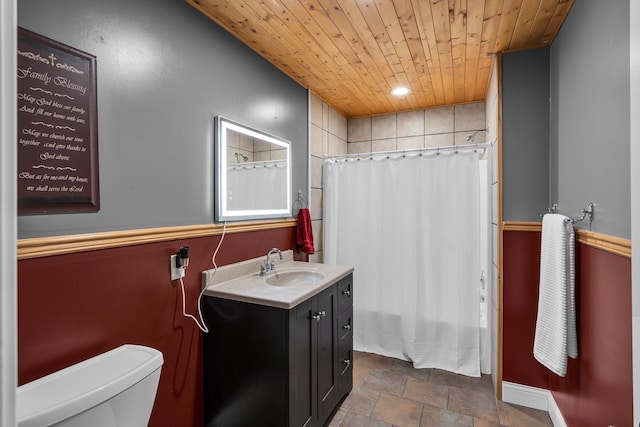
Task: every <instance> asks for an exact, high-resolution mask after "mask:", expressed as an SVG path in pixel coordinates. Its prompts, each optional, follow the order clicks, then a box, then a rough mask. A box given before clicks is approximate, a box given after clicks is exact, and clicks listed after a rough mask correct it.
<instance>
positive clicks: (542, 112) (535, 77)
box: [502, 48, 549, 221]
mask: <svg viewBox="0 0 640 427" xmlns="http://www.w3.org/2000/svg"><path fill="white" fill-rule="evenodd" d="M502 165H503V166H502V174H503V178H504V179H503V190H502V191H503V218H504V220H505V221H540V214H541V213H544V212H545V211H546V209H547V207H548V203H549V48H544V49H536V50H527V51H521V52H514V53H508V54H505V55H503V56H502Z"/></svg>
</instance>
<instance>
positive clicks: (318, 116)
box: [311, 93, 322, 127]
mask: <svg viewBox="0 0 640 427" xmlns="http://www.w3.org/2000/svg"><path fill="white" fill-rule="evenodd" d="M311 123H312V124H314V125H316V126H320V127H322V99H320V98H318V96H317V95H316V94H314V93H311Z"/></svg>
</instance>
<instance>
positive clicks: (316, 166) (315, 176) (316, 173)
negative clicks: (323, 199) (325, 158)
mask: <svg viewBox="0 0 640 427" xmlns="http://www.w3.org/2000/svg"><path fill="white" fill-rule="evenodd" d="M311 188H322V159H321V158H320V157H315V156H311Z"/></svg>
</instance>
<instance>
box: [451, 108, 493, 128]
mask: <svg viewBox="0 0 640 427" xmlns="http://www.w3.org/2000/svg"><path fill="white" fill-rule="evenodd" d="M485 110H486V107H485V104H484V102H475V103H473V104H463V105H456V106H455V115H456V121H455V127H456V128H455V129H456V132H460V131H464V130H477V129H484V128H485V126H486V120H485Z"/></svg>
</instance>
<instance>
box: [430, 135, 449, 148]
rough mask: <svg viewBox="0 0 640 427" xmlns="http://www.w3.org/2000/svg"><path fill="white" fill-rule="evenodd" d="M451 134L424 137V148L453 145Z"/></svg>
mask: <svg viewBox="0 0 640 427" xmlns="http://www.w3.org/2000/svg"><path fill="white" fill-rule="evenodd" d="M453 141H454V139H453V133H438V134H435V135H425V137H424V146H425V147H446V146H449V145H453Z"/></svg>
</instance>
